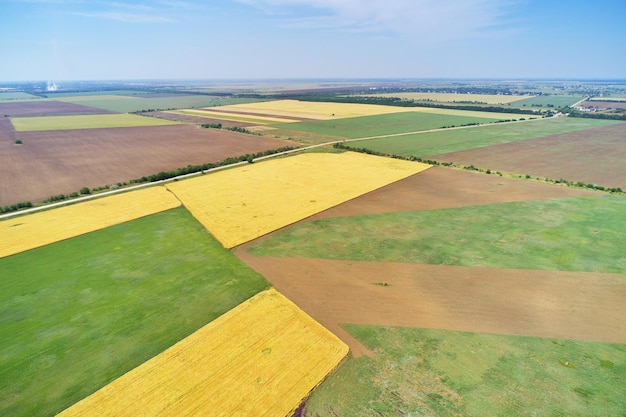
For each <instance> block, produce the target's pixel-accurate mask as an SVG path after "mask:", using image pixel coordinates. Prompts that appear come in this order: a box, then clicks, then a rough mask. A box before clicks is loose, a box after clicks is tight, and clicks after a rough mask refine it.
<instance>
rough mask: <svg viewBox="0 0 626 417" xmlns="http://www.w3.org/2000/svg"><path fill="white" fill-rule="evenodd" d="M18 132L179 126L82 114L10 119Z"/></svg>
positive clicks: (146, 119) (139, 118)
mask: <svg viewBox="0 0 626 417" xmlns="http://www.w3.org/2000/svg"><path fill="white" fill-rule="evenodd" d="M11 123H13V127H14V128H15V130H17V131H18V132H34V131H41V130H76V129H102V128H111V127H137V126H163V125H173V124H179V123H178V122H173V121H170V120H164V119H157V118H156V117H145V116H137V115H135V114H83V115H78V116H43V117H12V118H11Z"/></svg>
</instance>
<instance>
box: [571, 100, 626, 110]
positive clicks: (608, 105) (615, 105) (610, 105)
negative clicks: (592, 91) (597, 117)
mask: <svg viewBox="0 0 626 417" xmlns="http://www.w3.org/2000/svg"><path fill="white" fill-rule="evenodd" d="M581 106H583V107H595V108H598V109H626V101H584V102H583V103H582V104H581Z"/></svg>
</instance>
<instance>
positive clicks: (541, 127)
mask: <svg viewBox="0 0 626 417" xmlns="http://www.w3.org/2000/svg"><path fill="white" fill-rule="evenodd" d="M613 123H619V122H614V121H607V120H594V119H578V118H566V117H559V118H555V119H545V120H535V121H528V122H520V123H507V124H495V125H491V126H478V127H472V128H467V129H450V130H442V131H439V132H425V133H418V134H415V135H407V136H398V137H391V138H381V139H371V140H365V141H359V142H356V143H351V144H349V146H354V147H360V148H361V147H362V148H366V149H371V150H373V151H377V152H383V153H386V154H390V155H402V156H407V157H410V156H415V157H428V156H432V155H438V154H443V153H448V152H456V151H463V150H466V149H474V148H482V147H485V146H491V145H498V144H502V143H509V142H517V141H520V140H526V139H535V138H540V137H544V136H549V135H556V134H559V133H567V132H573V131H577V130H584V129H591V128H594V127H600V126H607V125H609V124H613ZM440 162H446V161H440Z"/></svg>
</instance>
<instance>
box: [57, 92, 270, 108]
mask: <svg viewBox="0 0 626 417" xmlns="http://www.w3.org/2000/svg"><path fill="white" fill-rule="evenodd" d="M60 100H61V101H67V102H70V103H76V104H81V105H83V106H90V107H97V108H99V109H105V110H111V111H116V112H120V113H130V112H136V111H142V110H157V109H160V110H166V109H188V108H192V107H210V106H226V105H230V104H242V103H251V102H256V101H260V100H256V99H238V98H228V97H219V96H207V95H200V94H195V95H172V96H158V95H155V97H149V96H147V97H138V96H132V95H104V96H97V95H94V96H69V97H63V98H60Z"/></svg>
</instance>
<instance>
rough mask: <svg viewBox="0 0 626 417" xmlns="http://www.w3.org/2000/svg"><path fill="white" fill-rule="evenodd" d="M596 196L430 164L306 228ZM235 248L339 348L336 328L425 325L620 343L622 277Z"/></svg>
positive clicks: (354, 344)
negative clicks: (358, 218) (261, 253)
mask: <svg viewBox="0 0 626 417" xmlns="http://www.w3.org/2000/svg"><path fill="white" fill-rule="evenodd" d="M585 195H598V193H597V192H591V191H587V190H581V189H573V188H567V187H562V186H557V185H550V184H545V183H538V182H532V181H526V180H518V179H512V178H506V177H499V176H494V175H486V174H478V173H472V172H467V171H459V170H453V169H447V168H441V167H434V168H431V169H429V170H426V171H423V172H421V173H419V174H416V175H414V176H412V177H410V178H407V179H404V180H401V181H398V182H395V183H393V184H391V185H389V186H387V187H383V188H381V189H378V190H375V191H373V192H371V193H368V194H366V195H364V196H362V197H359V198H356V199H354V200H351V201H349V202H346V203H344V204H341V205H339V206H336V207H334V208H332V209H329V210H326V211H324V212H322V213H319V214H317V215H315V216H312V217H310V218H308V219H307V220H304V221H310V220H313V219H318V218H324V217H337V216H350V215H359V214H368V213H383V212H394V211H410V210H428V209H437V208H448V207H462V206H469V205H479V204H494V203H502V202H512V201H524V200H532V199H546V198H559V197H573V196H585ZM264 238H266V237H261V238H259V239H257V240H256V241H252V242H249V243H247V244H245V245H242V246H239V247H237V248H235V249H234V253H235V254H236V255H237V256H238V257H239V258H240V259H241V260H243V261H244V262H245V263H246V264H248V265H249V266H250V267H252V268H253V269H255V270H256V271H258V272H260V273H261V274H263V275H264V276H265V277H266V278H267V279H268V280H269V281H270V282H271V283H272V284H273V285H274V286H275V287H276V288H277V289H278V290H279V291H280V292H282V293H283V294H285V295H286V296H287V297H288V298H289V299H290V300H292V301H294V302H295V303H296V304H297V305H298V306H299V307H300V308H302V309H303V310H304V311H306V312H307V313H308V314H310V315H311V316H313V317H314V318H315V319H316V320H318V321H319V322H320V323H322V324H323V325H324V326H326V327H327V328H328V329H329V330H331V331H332V332H334V333H335V334H336V335H337V336H339V337H340V338H341V339H342V340H343V341H344V342H346V343H347V344H348V345H349V346H350V349H351V350H352V353H353V354H354V355H357V356H358V355H362V354H366V355H371V354H372V352H370V351H368V350H367V348H365V346H363V345H362V344H361V343H360V342H359V341H357V340H356V339H354V338H353V337H351V336H350V335H349V334H348V333H347V332H345V331H344V330H343V329H342V328H341V327H340V324H342V323H357V324H374V325H394V326H410V327H425V328H437V329H447V330H459V331H471V332H485V333H496V334H508V335H526V336H538V337H554V338H567V339H578V340H591V341H603V342H616V343H626V307H625V306H624V303H623V300H624V299H626V298H625V297H626V276H625V275H622V274H602V273H583V272H563V271H539V270H514V269H498V268H475V267H471V268H470V267H459V266H448V265H423V264H414V263H393V262H359V261H333V260H324V259H306V258H275V257H257V256H252V255H250V254H249V253H247V248H248V247H249V246H251V245H254V244H256V243H258V242H259V241H260V240H262V239H264Z"/></svg>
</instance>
